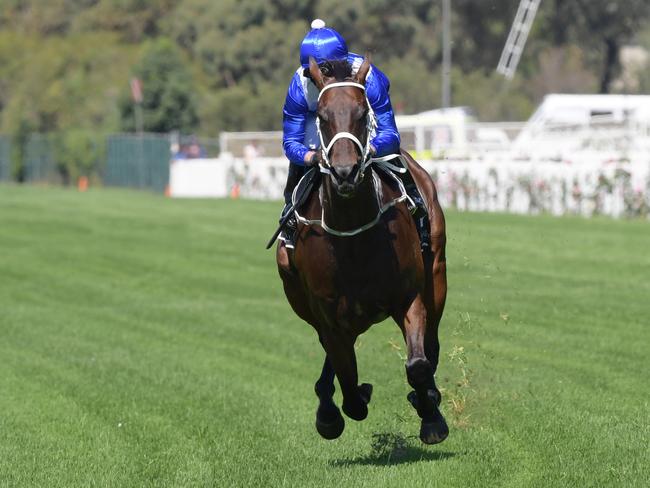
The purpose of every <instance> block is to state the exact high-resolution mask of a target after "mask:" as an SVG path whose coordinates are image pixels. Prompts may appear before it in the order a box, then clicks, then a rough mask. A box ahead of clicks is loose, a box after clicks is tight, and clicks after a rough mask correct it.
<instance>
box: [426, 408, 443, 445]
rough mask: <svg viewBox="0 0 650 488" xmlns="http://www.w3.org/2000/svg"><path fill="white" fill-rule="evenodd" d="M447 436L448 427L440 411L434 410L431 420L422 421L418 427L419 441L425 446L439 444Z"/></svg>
mask: <svg viewBox="0 0 650 488" xmlns="http://www.w3.org/2000/svg"><path fill="white" fill-rule="evenodd" d="M448 435H449V427H447V422H445V418H444V417H443V416H442V414H441V413H440V411H439V410H438V409H437V408H436V411H435V413H434V414H433V416H432V417H431V418H427V419H423V420H422V425H421V426H420V440H421V441H422V442H424V443H425V444H439V443H440V442H442V441H444V440H445V439H446V438H447V436H448Z"/></svg>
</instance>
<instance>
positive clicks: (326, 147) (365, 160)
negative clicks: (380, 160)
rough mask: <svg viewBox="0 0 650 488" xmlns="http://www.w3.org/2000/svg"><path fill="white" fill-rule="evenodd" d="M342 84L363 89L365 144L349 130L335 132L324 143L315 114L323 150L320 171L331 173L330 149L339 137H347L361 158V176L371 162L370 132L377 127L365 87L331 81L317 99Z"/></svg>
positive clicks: (348, 82) (350, 82)
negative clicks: (366, 109) (326, 142)
mask: <svg viewBox="0 0 650 488" xmlns="http://www.w3.org/2000/svg"><path fill="white" fill-rule="evenodd" d="M344 86H353V87H355V88H359V89H361V90H362V91H363V96H364V98H365V99H366V105H367V106H368V114H367V116H366V118H367V122H366V144H365V146H364V145H363V144H361V141H360V140H359V138H358V137H357V136H355V135H354V134H352V133H350V132H337V133H336V134H334V137H332V140H331V141H330V143H329V144H325V141H324V140H323V132H322V131H321V129H320V118H319V117H318V116H316V130H317V131H318V137H319V138H320V144H321V150H322V152H323V164H321V167H320V170H321V173H327V174H332V164H331V163H330V158H329V154H330V151H331V150H332V146H334V143H335V142H337V141H340V140H341V139H349V140H351V141H352V142H353V143H354V144H355V145H356V146H357V147H358V148H359V151H360V154H361V157H362V160H361V166H360V168H359V172H358V176H359V177H360V178H362V177H363V173H364V171H365V170H366V168H367V167H368V165H369V164H370V163H371V162H372V160H371V158H370V134H371V133H372V131H373V130H375V128H376V127H377V121H376V119H375V113H374V112H373V110H372V107H371V106H370V102H369V101H368V95H366V87H365V86H364V85H362V84H361V83H355V82H353V81H340V82H337V83H331V84H329V85H326V86H324V87H323V89H322V90H321V91H320V93H319V94H318V101H319V102H320V99H321V97H322V96H323V93H325V92H326V91H327V90H330V89H331V88H339V87H344Z"/></svg>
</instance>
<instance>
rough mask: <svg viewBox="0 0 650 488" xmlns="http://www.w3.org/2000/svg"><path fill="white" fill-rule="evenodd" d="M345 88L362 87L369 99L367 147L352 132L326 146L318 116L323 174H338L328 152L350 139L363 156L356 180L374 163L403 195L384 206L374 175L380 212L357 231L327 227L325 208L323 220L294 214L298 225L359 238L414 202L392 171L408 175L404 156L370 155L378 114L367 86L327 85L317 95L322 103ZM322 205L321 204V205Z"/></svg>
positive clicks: (317, 123)
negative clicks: (330, 93)
mask: <svg viewBox="0 0 650 488" xmlns="http://www.w3.org/2000/svg"><path fill="white" fill-rule="evenodd" d="M343 86H353V87H356V88H359V89H361V90H362V91H363V95H364V97H365V99H366V105H367V106H368V114H367V115H366V117H367V122H366V131H367V133H366V144H365V145H364V144H362V143H361V141H360V140H359V138H358V137H357V136H355V135H354V134H351V133H350V132H338V133H336V134H334V137H332V140H331V141H330V142H329V144H325V141H324V140H323V133H322V132H321V130H320V118H319V117H316V130H317V131H318V137H319V138H320V143H321V151H322V153H323V162H322V163H321V164H320V172H321V173H325V174H329V175H331V174H332V173H336V171H335V170H334V168H333V167H332V165H331V163H330V160H329V153H330V151H331V150H332V146H333V145H334V143H335V142H337V141H340V140H341V139H349V140H351V141H352V142H353V143H354V144H355V145H356V146H357V147H358V148H359V150H360V151H361V156H362V160H361V163H360V165H359V171H358V172H357V174H356V176H355V179H362V178H363V176H364V172H365V170H366V169H367V168H368V167H369V166H370V165H371V164H375V165H376V166H379V167H382V168H384V169H385V170H388V171H387V174H388V175H389V176H390V177H391V178H393V180H394V181H395V183H396V184H397V185H398V186H399V188H400V195H399V196H398V197H396V198H394V199H393V200H391V201H389V202H387V203H385V204H383V205H382V203H381V201H380V193H381V189H380V188H381V182H380V181H379V177H378V176H377V175H376V174H375V173H374V172H373V175H372V177H373V185H374V186H375V195H376V196H377V204H378V206H379V209H378V211H377V215H376V216H375V218H374V219H372V220H371V221H369V222H367V223H366V224H364V225H362V226H360V227H357V228H356V229H351V230H346V231H342V230H337V229H333V228H332V227H330V226H328V225H327V224H326V223H325V209H324V208H321V218H320V219H307V218H305V217H303V216H302V215H300V214H299V213H298V209H295V210H294V215H295V217H296V219H297V220H298V222H299V223H300V224H303V225H318V226H320V227H321V228H322V229H323V230H324V231H325V232H327V233H328V234H332V235H335V236H338V237H352V236H356V235H358V234H361V233H362V232H365V231H366V230H368V229H371V228H372V227H374V226H375V225H377V223H378V222H379V221H380V220H381V216H382V215H383V214H384V213H385V212H386V211H388V210H389V209H390V208H392V207H394V206H395V205H397V204H398V203H401V202H404V201H409V202H410V204H411V205H414V203H413V201H412V200H411V198H410V197H409V196H408V195H407V193H406V189H405V188H404V184H403V183H402V180H401V179H400V178H398V177H396V176H395V175H394V174H393V173H392V172H396V173H406V171H407V169H406V163H405V161H404V160H403V156H402V155H401V154H389V155H387V156H383V157H378V158H373V157H372V156H371V154H370V136H371V134H372V132H373V131H374V130H375V128H376V127H377V120H376V118H375V113H374V111H373V110H372V107H371V105H370V102H369V101H368V95H367V94H366V87H365V86H364V85H362V84H361V83H356V82H353V81H340V82H337V83H331V84H329V85H325V86H324V87H323V89H322V90H321V91H320V93H319V94H318V101H320V98H321V97H322V96H323V93H325V92H326V91H327V90H330V89H332V88H338V87H343ZM397 158H399V161H400V166H397V165H395V164H392V163H391V161H393V160H395V159H397ZM297 188H298V187H296V189H295V190H294V194H293V201H294V202H295V201H296V190H297ZM321 206H322V205H321Z"/></svg>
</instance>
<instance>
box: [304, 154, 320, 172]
mask: <svg viewBox="0 0 650 488" xmlns="http://www.w3.org/2000/svg"><path fill="white" fill-rule="evenodd" d="M322 162H323V156H322V155H321V152H320V151H316V152H315V153H314V154H312V156H311V158H310V159H309V161H307V162H306V163H305V166H307V167H309V168H311V167H312V166H316V165H319V164H321V163H322Z"/></svg>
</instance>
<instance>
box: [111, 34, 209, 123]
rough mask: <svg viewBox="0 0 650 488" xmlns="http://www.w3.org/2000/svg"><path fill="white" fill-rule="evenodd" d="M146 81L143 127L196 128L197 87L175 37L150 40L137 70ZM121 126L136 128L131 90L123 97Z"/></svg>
mask: <svg viewBox="0 0 650 488" xmlns="http://www.w3.org/2000/svg"><path fill="white" fill-rule="evenodd" d="M133 75H134V76H136V77H137V78H139V79H140V80H141V82H142V95H143V100H142V110H143V115H144V117H143V128H144V130H145V131H149V132H170V131H176V130H177V131H181V132H184V133H190V132H194V131H195V129H196V127H197V125H198V116H197V108H196V100H195V96H196V87H195V84H194V81H193V78H192V75H191V73H190V71H189V69H188V68H187V66H186V65H185V62H184V60H183V56H182V55H181V53H180V51H179V49H178V48H177V47H176V46H175V45H174V43H173V42H172V41H170V40H169V39H166V38H160V39H158V40H156V41H152V42H151V43H149V44H148V45H147V46H146V47H145V49H144V54H143V56H142V60H141V62H140V63H138V64H137V65H136V67H135V69H134V71H133ZM120 113H121V126H122V129H123V130H126V131H131V132H132V131H135V129H136V127H135V114H134V104H133V102H132V100H131V97H130V91H127V90H125V92H124V95H123V96H122V98H121V100H120Z"/></svg>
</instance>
